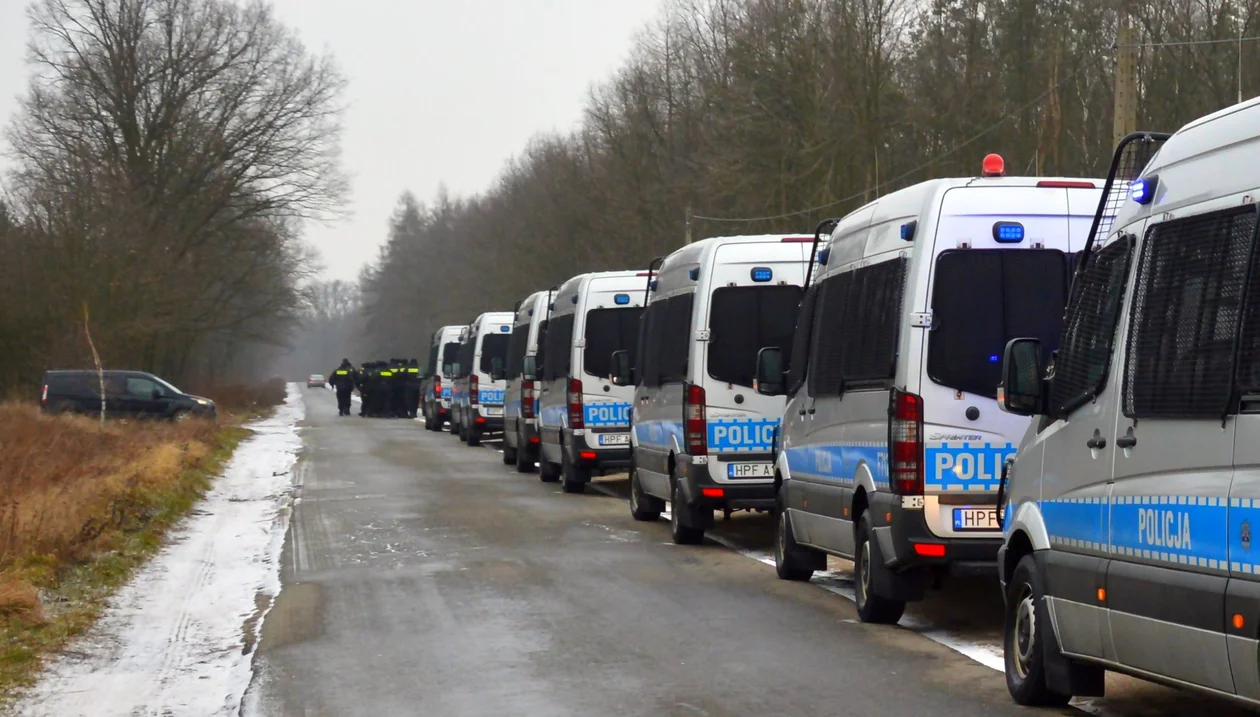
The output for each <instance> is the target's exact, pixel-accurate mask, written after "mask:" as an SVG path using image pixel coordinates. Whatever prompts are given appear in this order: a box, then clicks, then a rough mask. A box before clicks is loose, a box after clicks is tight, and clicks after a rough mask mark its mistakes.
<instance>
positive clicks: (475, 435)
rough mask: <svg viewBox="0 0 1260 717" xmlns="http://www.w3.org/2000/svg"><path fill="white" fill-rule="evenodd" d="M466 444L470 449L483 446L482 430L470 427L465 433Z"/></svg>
mask: <svg viewBox="0 0 1260 717" xmlns="http://www.w3.org/2000/svg"><path fill="white" fill-rule="evenodd" d="M464 443H467V444H468V447H469V448H476V447H477V446H479V445H481V429H479V428H477V427H475V426H470V427H469V428H468V430H467V431H464Z"/></svg>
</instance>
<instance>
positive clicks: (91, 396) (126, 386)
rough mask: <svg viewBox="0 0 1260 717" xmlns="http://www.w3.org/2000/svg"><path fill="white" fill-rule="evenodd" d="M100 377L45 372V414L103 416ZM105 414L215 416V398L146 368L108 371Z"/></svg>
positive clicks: (42, 403) (89, 373) (172, 417)
mask: <svg viewBox="0 0 1260 717" xmlns="http://www.w3.org/2000/svg"><path fill="white" fill-rule="evenodd" d="M100 385H101V383H100V376H99V375H98V374H97V372H96V371H49V372H47V373H45V374H44V393H43V396H42V397H41V398H40V406H41V407H42V408H43V410H44V413H82V414H86V415H92V416H95V415H100V412H101V391H100ZM105 415H107V416H110V417H115V418H120V417H132V418H165V419H169V420H176V421H178V420H182V419H184V418H188V417H190V416H200V417H204V418H215V415H216V412H215V407H214V401H211V400H210V399H208V398H202V397H201V396H192V395H189V394H187V393H184V392H183V391H181V390H179V389H178V388H175V387H174V386H172V385H171V384H169V383H167V382H166V381H163V380H162V379H160V378H158V377H157V376H154V375H153V374H151V373H145V372H144V371H106V372H105Z"/></svg>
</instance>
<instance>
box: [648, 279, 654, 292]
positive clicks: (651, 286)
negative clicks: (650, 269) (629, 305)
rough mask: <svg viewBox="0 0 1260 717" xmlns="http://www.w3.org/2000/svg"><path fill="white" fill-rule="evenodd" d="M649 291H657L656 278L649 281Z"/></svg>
mask: <svg viewBox="0 0 1260 717" xmlns="http://www.w3.org/2000/svg"><path fill="white" fill-rule="evenodd" d="M648 291H656V279H653V280H651V281H649V282H648Z"/></svg>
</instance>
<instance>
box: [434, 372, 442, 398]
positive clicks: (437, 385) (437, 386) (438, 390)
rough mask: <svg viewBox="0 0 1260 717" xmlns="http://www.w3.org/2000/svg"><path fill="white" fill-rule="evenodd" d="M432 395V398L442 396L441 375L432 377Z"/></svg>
mask: <svg viewBox="0 0 1260 717" xmlns="http://www.w3.org/2000/svg"><path fill="white" fill-rule="evenodd" d="M433 397H434V398H441V397H442V377H441V376H434V377H433Z"/></svg>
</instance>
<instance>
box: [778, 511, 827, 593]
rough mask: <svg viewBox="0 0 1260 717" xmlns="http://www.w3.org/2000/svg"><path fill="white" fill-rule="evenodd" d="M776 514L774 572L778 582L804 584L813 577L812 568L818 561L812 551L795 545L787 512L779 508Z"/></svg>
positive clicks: (794, 537)
mask: <svg viewBox="0 0 1260 717" xmlns="http://www.w3.org/2000/svg"><path fill="white" fill-rule="evenodd" d="M778 513H779V520H778V526H777V527H776V529H775V532H774V571H775V572H776V573H778V575H779V579H780V580H795V581H798V582H806V581H808V580H809V579H810V578H812V577H814V570H815V568H814V566H815V565H817V564H818V560H817V558H816V557H815V553H814V551H812V550H809V549H808V548H802V547H801V546H799V545H797V544H796V536H794V535H793V534H792V521H791V519H789V518H788V512H787V510H785V509H783V508H782V507H780V509H779V511H778Z"/></svg>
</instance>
